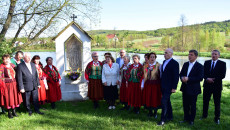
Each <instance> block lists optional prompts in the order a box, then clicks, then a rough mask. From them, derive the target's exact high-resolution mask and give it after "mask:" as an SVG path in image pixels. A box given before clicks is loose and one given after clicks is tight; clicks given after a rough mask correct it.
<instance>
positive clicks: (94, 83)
mask: <svg viewBox="0 0 230 130" xmlns="http://www.w3.org/2000/svg"><path fill="white" fill-rule="evenodd" d="M88 97H89V99H91V100H93V101H98V100H102V99H103V97H104V95H103V86H102V81H101V79H89V84H88Z"/></svg>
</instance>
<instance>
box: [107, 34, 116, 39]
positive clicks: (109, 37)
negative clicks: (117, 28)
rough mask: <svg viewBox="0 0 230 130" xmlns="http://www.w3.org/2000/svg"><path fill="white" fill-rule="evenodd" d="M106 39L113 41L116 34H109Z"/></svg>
mask: <svg viewBox="0 0 230 130" xmlns="http://www.w3.org/2000/svg"><path fill="white" fill-rule="evenodd" d="M106 37H107V38H108V39H112V38H114V37H115V34H108V35H107V36H106Z"/></svg>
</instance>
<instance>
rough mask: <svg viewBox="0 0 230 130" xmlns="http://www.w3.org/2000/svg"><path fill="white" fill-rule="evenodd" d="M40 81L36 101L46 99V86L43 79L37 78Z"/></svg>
mask: <svg viewBox="0 0 230 130" xmlns="http://www.w3.org/2000/svg"><path fill="white" fill-rule="evenodd" d="M39 81H40V86H41V87H40V88H39V89H38V101H39V102H42V101H46V87H45V84H44V80H41V79H40V80H39Z"/></svg>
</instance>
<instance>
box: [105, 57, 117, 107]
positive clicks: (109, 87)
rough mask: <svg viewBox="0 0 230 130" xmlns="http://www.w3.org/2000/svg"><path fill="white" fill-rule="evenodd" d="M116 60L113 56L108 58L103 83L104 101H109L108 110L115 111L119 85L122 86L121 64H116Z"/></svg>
mask: <svg viewBox="0 0 230 130" xmlns="http://www.w3.org/2000/svg"><path fill="white" fill-rule="evenodd" d="M114 62H115V60H114V59H113V57H112V56H107V57H106V64H104V65H103V69H102V83H103V85H104V99H105V100H106V101H107V103H108V105H109V107H108V109H109V110H111V109H115V108H116V107H115V101H116V99H118V89H117V85H119V84H120V81H119V78H120V76H119V73H120V68H119V64H117V63H114Z"/></svg>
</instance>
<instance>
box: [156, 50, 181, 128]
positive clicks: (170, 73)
mask: <svg viewBox="0 0 230 130" xmlns="http://www.w3.org/2000/svg"><path fill="white" fill-rule="evenodd" d="M172 55H173V50H172V49H170V48H168V49H166V50H165V54H164V57H165V60H164V62H163V64H162V66H161V92H162V99H161V105H162V112H161V121H160V122H159V123H158V125H164V124H165V121H171V120H172V119H173V113H172V105H171V101H170V96H171V94H172V93H175V92H176V88H177V84H178V80H179V63H178V62H177V61H175V60H174V59H173V58H172Z"/></svg>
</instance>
